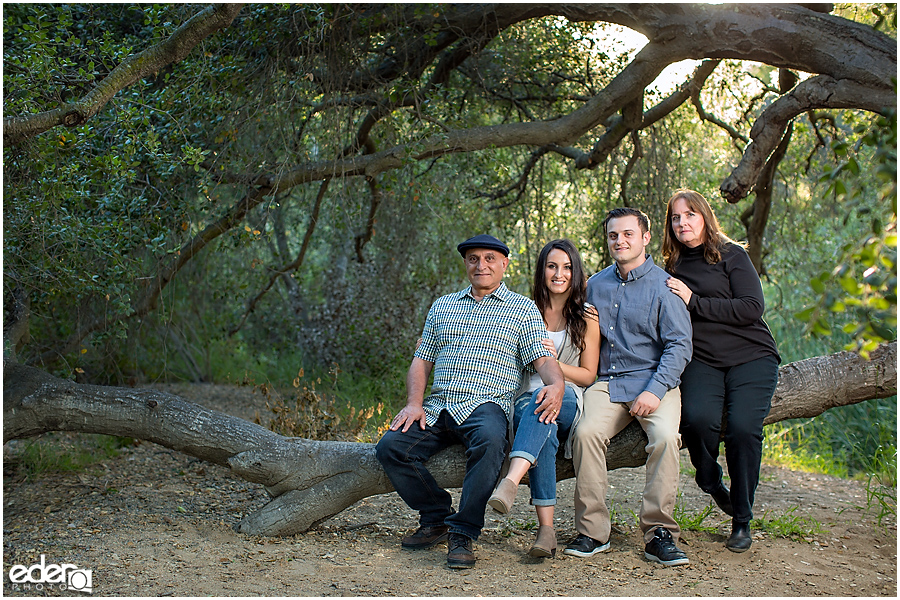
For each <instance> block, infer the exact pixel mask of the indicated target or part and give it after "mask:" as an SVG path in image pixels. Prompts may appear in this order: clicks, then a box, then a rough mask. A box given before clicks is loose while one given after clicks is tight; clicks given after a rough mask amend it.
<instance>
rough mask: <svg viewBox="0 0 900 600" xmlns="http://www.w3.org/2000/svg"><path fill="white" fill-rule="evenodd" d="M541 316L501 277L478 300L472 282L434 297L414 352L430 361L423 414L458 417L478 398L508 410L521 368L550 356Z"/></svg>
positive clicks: (459, 419)
mask: <svg viewBox="0 0 900 600" xmlns="http://www.w3.org/2000/svg"><path fill="white" fill-rule="evenodd" d="M546 337H547V330H546V327H545V326H544V320H543V317H541V313H540V311H538V309H537V306H535V304H534V302H533V301H531V300H530V299H528V298H526V297H525V296H522V295H520V294H516V293H515V292H512V291H510V290H509V289H508V288H507V287H506V285H505V284H503V283H501V284H500V287H498V288H497V289H496V290H495V291H493V292H492V293H490V294H488V295H486V296H485V297H484V298H482V299H481V300H480V301H476V300H475V298H474V297H473V296H472V287H471V286H469V287H468V288H466V289H465V290H463V291H461V292H457V293H454V294H448V295H447V296H442V297H441V298H438V299H437V300H436V301H435V302H434V304H432V305H431V309H430V310H429V311H428V318H427V319H426V320H425V328H424V330H423V331H422V343H421V344H420V345H419V348H418V350H416V357H418V358H420V359H422V360H425V361H428V362H430V363H434V382H433V383H432V386H431V394H430V395H429V396H428V397H427V398H425V402H424V405H423V407H424V409H425V420H426V422H427V423H428V425H434V424H435V423H436V422H437V419H438V416H439V415H440V414H441V411H442V410H446V411H447V412H449V413H450V416H452V417H453V420H454V421H456V422H457V423H462V422H463V421H465V420H466V418H467V417H468V416H469V415H470V414H471V413H472V411H473V410H475V409H476V408H477V407H478V406H480V405H481V404H484V403H485V402H493V403H495V404H498V405H499V406H500V407H501V408H503V410H505V411H506V413H507V415H509V412H510V403H511V401H512V399H513V396H514V395H515V393H516V391H517V390H518V389H519V383H520V380H521V377H522V373H523V371H524V370H525V369H526V368H528V367H527V365H530V364H531V363H532V362H534V361H535V360H537V359H538V358H541V357H542V356H551V354H550V352H548V351H547V350H546V349H545V348H544V346H543V344H542V343H541V340H542V339H544V338H546Z"/></svg>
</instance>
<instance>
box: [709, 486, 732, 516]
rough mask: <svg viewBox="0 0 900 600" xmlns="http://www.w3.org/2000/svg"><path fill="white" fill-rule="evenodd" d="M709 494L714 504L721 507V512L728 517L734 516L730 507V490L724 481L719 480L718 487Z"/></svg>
mask: <svg viewBox="0 0 900 600" xmlns="http://www.w3.org/2000/svg"><path fill="white" fill-rule="evenodd" d="M709 495H710V496H712V499H713V500H715V501H716V505H717V506H718V507H719V508H720V509H722V512H723V513H725V514H726V515H728V516H729V517H733V516H734V509H733V508H732V507H731V492H730V491H729V490H728V488H727V487H725V484H724V483H722V482H721V481H719V487H717V488H716V489H714V490H713V491H711V492H710V493H709Z"/></svg>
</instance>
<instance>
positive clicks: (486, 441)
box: [375, 402, 508, 540]
mask: <svg viewBox="0 0 900 600" xmlns="http://www.w3.org/2000/svg"><path fill="white" fill-rule="evenodd" d="M507 427H508V423H507V419H506V413H505V412H504V411H503V409H502V408H500V406H498V405H497V404H494V403H493V402H485V403H484V404H482V405H481V406H479V407H478V408H476V409H475V410H474V411H473V412H472V414H470V415H469V418H467V419H466V420H465V421H463V422H462V424H460V425H457V424H456V422H455V421H454V420H453V417H451V416H450V414H449V413H448V412H447V411H443V412H441V414H440V416H439V417H438V420H437V423H435V424H434V425H431V426H428V427H426V428H425V430H424V431H423V430H422V428H421V427H419V424H418V423H414V424H413V425H412V426H411V427H410V428H409V430H408V431H407V432H406V433H402V432H401V431H400V430H397V431H390V430H388V431H387V432H386V433H385V434H384V436H382V438H381V440H379V442H378V445H377V446H375V456H376V457H377V458H378V461H379V462H380V463H381V466H383V467H384V471H385V473H387V476H388V478H389V479H390V480H391V483H392V484H394V489H395V490H397V493H398V494H399V495H400V497H401V498H403V500H404V501H405V502H406V503H407V504H408V505H409V506H410V508H412V509H413V510H417V511H419V525H420V526H422V527H433V526H435V525H445V524H446V525H448V526H449V527H450V531H451V532H452V533H461V534H463V535H465V536H467V537H469V538H472V539H473V540H476V539H478V536H479V534H480V533H481V529H482V527H484V510H485V508H486V507H487V501H488V498H490V497H491V493H492V492H493V491H494V486H495V485H496V484H497V481H498V479H499V478H500V467H501V466H502V465H503V459H504V458H505V457H506V433H507ZM453 444H462V445H463V446H465V448H466V475H465V477H464V478H463V486H462V495H461V497H460V499H459V511H458V512H454V511H453V507H452V504H451V501H452V498H451V497H450V494H449V493H447V491H446V490H444V489H443V488H442V487H440V486H439V485H438V484H437V481H435V479H434V477H433V476H432V475H431V473H429V472H428V469H426V468H425V462H426V461H427V460H428V459H429V458H431V457H432V456H434V455H435V454H437V453H438V452H440V451H441V450H443V449H444V448H447V447H448V446H452V445H453Z"/></svg>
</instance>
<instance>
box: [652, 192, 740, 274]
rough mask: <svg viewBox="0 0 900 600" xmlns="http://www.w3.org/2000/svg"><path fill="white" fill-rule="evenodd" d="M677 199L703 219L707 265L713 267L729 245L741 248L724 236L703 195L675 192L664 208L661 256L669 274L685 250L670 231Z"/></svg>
mask: <svg viewBox="0 0 900 600" xmlns="http://www.w3.org/2000/svg"><path fill="white" fill-rule="evenodd" d="M679 198H683V199H684V201H685V202H687V205H688V208H690V209H691V210H692V211H694V212H695V213H698V214H699V215H700V216H701V217H703V257H704V258H705V259H706V262H707V263H709V264H711V265H714V264H716V263H717V262H719V261H720V260H722V250H723V249H724V248H725V246H726V245H727V244H729V243H731V244H736V245H738V246H743V244H741V243H739V242H736V241H734V240H733V239H731V238H730V237H728V236H727V235H725V233H724V232H723V231H722V228H721V227H720V226H719V220H718V219H717V218H716V213H714V212H713V209H712V206H710V205H709V202H707V201H706V198H704V197H703V194H701V193H700V192H695V191H694V190H688V189H681V190H677V191H676V192H675V193H674V194H672V197H671V198H669V203H668V205H667V206H666V226H665V230H664V231H663V243H662V255H663V260H664V261H665V263H666V270H667V271H669V272H670V273H674V272H675V267H677V266H678V261H679V259H680V258H681V253H682V252H683V251H684V249H685V248H686V246H685V245H684V244H682V243H681V242H679V241H678V237H677V236H676V235H675V232H674V231H673V230H672V206H673V205H674V204H675V201H676V200H678V199H679Z"/></svg>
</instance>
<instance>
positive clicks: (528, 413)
mask: <svg viewBox="0 0 900 600" xmlns="http://www.w3.org/2000/svg"><path fill="white" fill-rule="evenodd" d="M541 389H542V388H538V389H537V390H535V391H534V392H533V393H531V394H522V395H521V396H519V397H518V398H516V401H515V406H514V413H513V428H514V430H515V432H516V435H515V438H514V440H513V446H512V452H510V453H509V457H510V458H515V457H520V458H524V459H525V460H527V461H528V462H530V463H531V465H532V466H531V468H530V469H529V470H528V481H529V485H530V487H531V503H532V504H534V505H535V506H553V505H554V504H556V452H557V451H558V450H559V445H560V443H565V441H566V439H567V438H568V437H569V430H570V429H571V428H572V422H573V421H574V420H575V412H576V411H577V410H578V399H577V398H576V397H575V392H574V391H573V390H572V388H570V387H569V386H566V393H565V395H564V396H563V403H562V408H560V410H559V414H558V415H557V416H556V423H541V422H540V421H539V420H538V417H540V415H536V414H534V411H535V409H536V408H537V406H538V405H537V404H536V402H535V401H536V400H537V395H538V392H540V390H541Z"/></svg>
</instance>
